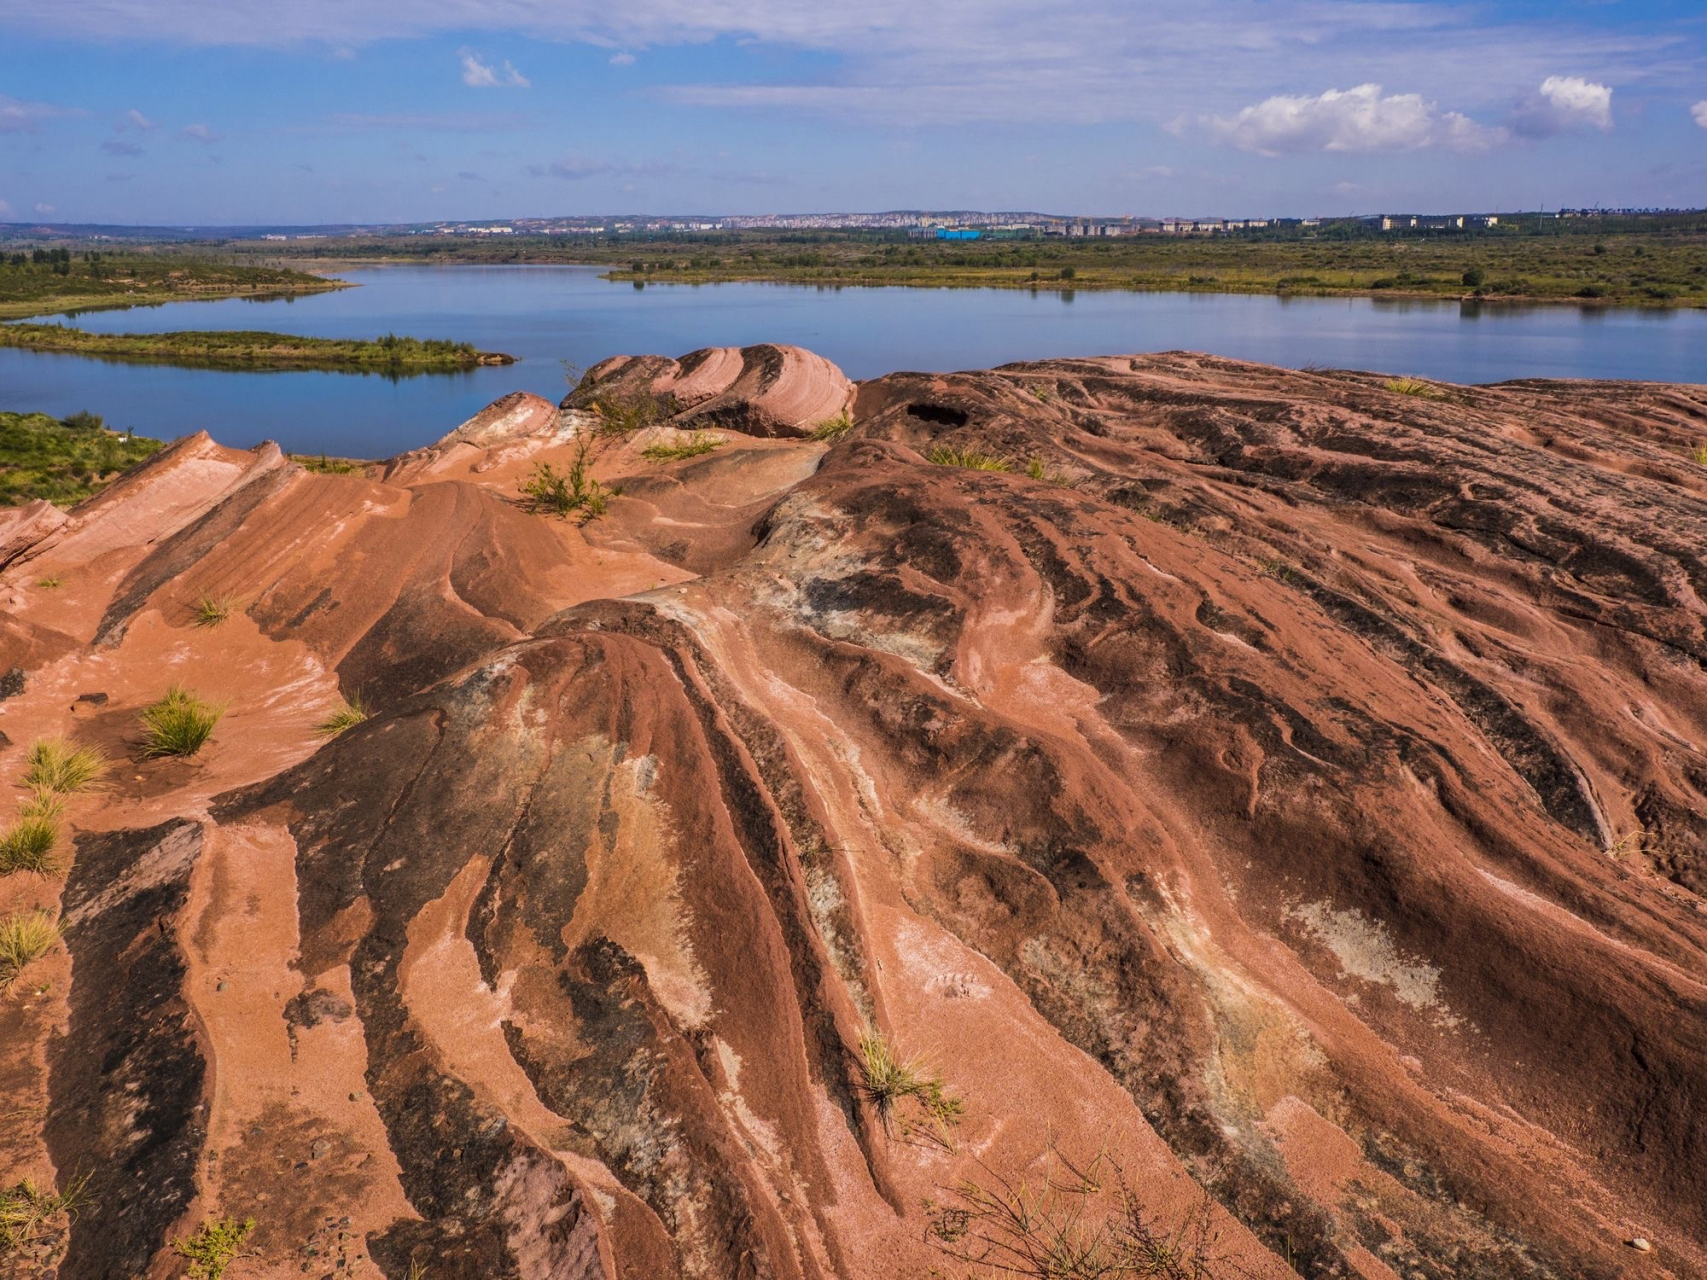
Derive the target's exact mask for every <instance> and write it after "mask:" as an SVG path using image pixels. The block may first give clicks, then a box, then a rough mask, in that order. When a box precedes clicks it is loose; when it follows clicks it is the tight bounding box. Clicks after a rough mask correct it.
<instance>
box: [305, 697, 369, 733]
mask: <svg viewBox="0 0 1707 1280" xmlns="http://www.w3.org/2000/svg"><path fill="white" fill-rule="evenodd" d="M366 719H367V711H366V709H364V708H363V706H362V700H361V695H360V694H357V695H356V696H355V697H353V698H348V699H345V698H340V699H339V700H338V706H337V708H336V709H335V710H334V711H333V712H332V714H331V715H329V716H327V717H326V718H325V719H324V720H322V721H321V722H320V723H319V724H317V725H315V726H314V727H315V729H317V730H318V731H319V732H320V733H323V734H325V735H326V736H327V737H328V738H335V737H337V736H338V735H339V734H340V733H342V732H343V731H344V730H345V729H354V728H355V727H356V726H357V725H358V724H360V723H361V722H362V721H364V720H366Z"/></svg>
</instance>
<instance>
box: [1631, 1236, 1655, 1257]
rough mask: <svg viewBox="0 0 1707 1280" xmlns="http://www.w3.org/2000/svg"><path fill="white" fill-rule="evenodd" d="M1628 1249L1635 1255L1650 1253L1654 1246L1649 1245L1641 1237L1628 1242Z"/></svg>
mask: <svg viewBox="0 0 1707 1280" xmlns="http://www.w3.org/2000/svg"><path fill="white" fill-rule="evenodd" d="M1630 1247H1631V1248H1632V1249H1634V1250H1635V1251H1636V1252H1637V1253H1650V1252H1652V1250H1653V1247H1654V1246H1653V1245H1651V1244H1649V1243H1648V1242H1647V1241H1646V1240H1644V1239H1643V1238H1642V1237H1641V1236H1637V1237H1636V1238H1635V1239H1634V1240H1632V1241H1631V1242H1630Z"/></svg>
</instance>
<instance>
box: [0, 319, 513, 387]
mask: <svg viewBox="0 0 1707 1280" xmlns="http://www.w3.org/2000/svg"><path fill="white" fill-rule="evenodd" d="M0 347H21V348H23V349H25V350H29V351H51V352H62V353H66V354H70V355H80V356H98V357H101V358H103V359H111V360H124V361H134V362H138V363H148V364H172V365H179V366H183V367H187V368H202V369H245V370H254V371H269V370H292V369H327V370H350V371H355V372H363V373H382V374H388V375H389V374H405V373H454V372H459V371H461V370H464V369H474V368H478V367H479V366H481V365H500V364H513V363H514V358H513V357H511V356H507V355H502V354H499V353H497V352H490V351H479V350H476V349H475V348H474V346H473V345H472V344H470V343H467V342H448V341H435V340H432V339H420V338H400V337H398V336H397V335H396V334H389V333H388V334H386V335H384V336H383V337H380V338H375V339H372V340H368V339H356V338H302V337H297V336H295V335H293V334H283V333H267V332H262V331H258V330H252V329H232V330H219V329H213V330H182V331H178V332H173V333H89V332H87V331H86V330H83V329H75V328H72V327H70V326H69V325H59V324H19V323H12V324H0Z"/></svg>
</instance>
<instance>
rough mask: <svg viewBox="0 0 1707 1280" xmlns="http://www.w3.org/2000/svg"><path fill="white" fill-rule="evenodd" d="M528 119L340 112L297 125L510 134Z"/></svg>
mask: <svg viewBox="0 0 1707 1280" xmlns="http://www.w3.org/2000/svg"><path fill="white" fill-rule="evenodd" d="M527 123H528V117H527V116H525V115H522V114H521V113H519V112H515V111H383V112H360V111H340V112H336V113H334V114H333V115H330V116H327V117H326V120H325V122H324V123H323V124H318V125H301V126H297V127H296V129H295V130H293V131H294V132H300V133H366V132H368V131H369V130H378V129H402V130H407V131H409V132H415V133H509V132H512V131H514V130H517V129H521V128H524V127H525V126H526V125H527Z"/></svg>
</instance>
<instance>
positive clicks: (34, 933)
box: [0, 911, 60, 991]
mask: <svg viewBox="0 0 1707 1280" xmlns="http://www.w3.org/2000/svg"><path fill="white" fill-rule="evenodd" d="M59 936H60V925H59V921H57V920H55V919H54V918H53V917H52V916H50V915H49V914H48V913H47V912H45V911H17V912H13V913H12V914H11V915H9V916H7V917H5V918H4V919H0V991H9V990H10V989H11V987H12V984H13V983H14V982H16V981H17V980H18V975H19V974H20V973H22V972H23V971H24V970H25V969H26V968H28V967H29V966H30V964H31V963H32V962H33V961H36V960H39V959H41V957H42V956H45V955H46V954H47V953H48V952H49V951H52V950H53V949H54V947H55V946H57V945H58V944H59Z"/></svg>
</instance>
